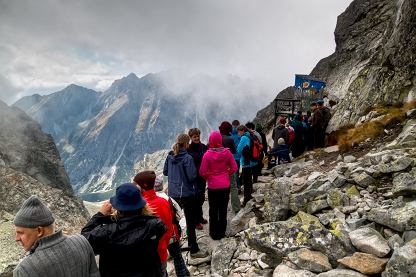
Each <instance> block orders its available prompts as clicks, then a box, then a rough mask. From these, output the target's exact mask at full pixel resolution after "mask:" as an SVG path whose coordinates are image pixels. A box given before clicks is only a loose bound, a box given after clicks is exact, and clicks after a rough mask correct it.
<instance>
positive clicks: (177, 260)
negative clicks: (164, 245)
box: [168, 241, 191, 277]
mask: <svg viewBox="0 0 416 277" xmlns="http://www.w3.org/2000/svg"><path fill="white" fill-rule="evenodd" d="M168 251H169V255H170V256H171V257H172V259H173V264H174V266H175V273H176V276H177V277H187V276H191V274H190V273H189V271H188V268H186V264H185V261H184V260H183V257H182V254H181V246H180V245H179V241H175V242H172V243H171V244H169V245H168Z"/></svg>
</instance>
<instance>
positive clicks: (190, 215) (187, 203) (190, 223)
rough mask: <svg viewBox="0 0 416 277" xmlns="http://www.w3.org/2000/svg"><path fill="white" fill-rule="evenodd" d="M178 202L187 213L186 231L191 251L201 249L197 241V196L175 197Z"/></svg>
mask: <svg viewBox="0 0 416 277" xmlns="http://www.w3.org/2000/svg"><path fill="white" fill-rule="evenodd" d="M174 199H175V201H176V202H178V204H179V205H180V206H181V208H182V209H183V212H184V214H185V220H186V232H187V234H188V245H189V248H190V251H191V253H196V252H198V251H199V247H198V243H197V242H196V231H195V226H196V225H197V224H198V223H197V222H196V221H197V220H196V211H197V209H196V202H197V201H196V196H189V197H182V198H174Z"/></svg>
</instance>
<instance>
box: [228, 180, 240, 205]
mask: <svg viewBox="0 0 416 277" xmlns="http://www.w3.org/2000/svg"><path fill="white" fill-rule="evenodd" d="M236 179H237V178H236V176H235V174H232V175H230V196H231V207H232V209H233V212H234V213H238V211H240V209H241V203H240V198H239V197H238V187H237V182H236Z"/></svg>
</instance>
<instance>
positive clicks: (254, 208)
mask: <svg viewBox="0 0 416 277" xmlns="http://www.w3.org/2000/svg"><path fill="white" fill-rule="evenodd" d="M409 121H411V119H410V120H409ZM403 126H410V125H409V124H408V122H404V123H403ZM413 131H414V130H409V128H408V127H406V128H403V130H402V133H400V134H399V135H398V136H397V137H398V138H402V137H404V134H405V133H409V132H413ZM390 139H391V140H395V141H398V139H394V138H393V137H391V138H390ZM337 151H338V150H337V149H331V151H329V149H328V151H327V150H326V149H324V150H323V151H320V150H318V151H312V152H308V153H307V155H304V158H302V159H298V160H294V161H293V162H292V163H290V164H283V165H277V166H276V167H275V168H274V169H273V170H263V173H264V175H267V176H260V177H259V183H256V184H254V185H253V187H254V193H253V199H252V200H250V201H249V202H248V203H247V204H246V206H245V207H244V208H243V209H242V210H240V212H239V213H237V214H236V215H234V217H232V218H230V222H229V225H228V231H227V234H228V235H229V236H230V237H229V238H226V239H223V240H221V242H219V243H216V244H214V246H213V248H212V249H213V251H212V253H213V255H212V257H213V258H212V260H211V268H210V267H207V266H206V263H207V262H205V265H204V266H202V267H201V269H199V267H198V269H195V270H194V272H198V274H197V275H198V276H204V275H209V274H212V276H233V277H234V276H235V277H242V276H279V277H281V276H283V277H284V276H327V277H328V276H329V277H331V276H334V277H338V276H351V277H363V276H380V275H381V276H412V274H413V275H414V272H415V265H416V263H415V259H414V252H415V245H416V242H415V238H416V222H415V218H416V195H415V193H414V191H413V189H412V185H413V183H412V180H414V177H413V176H414V174H415V172H416V147H412V146H410V145H409V144H400V143H397V144H395V147H393V148H392V147H391V143H388V141H386V142H379V143H373V144H371V147H368V148H366V149H365V150H363V151H358V152H354V153H353V154H352V153H345V154H344V155H341V154H337V153H336V152H337ZM327 156H328V157H327ZM337 156H338V157H337ZM334 157H335V159H334ZM322 159H324V161H325V163H324V164H323V166H322V165H321V164H322V163H320V162H321V160H322ZM327 161H329V162H328V165H326V162H327ZM273 177H274V178H273ZM399 192H400V193H399ZM207 245H209V243H208V244H207ZM234 249H235V251H234ZM214 257H215V258H214Z"/></svg>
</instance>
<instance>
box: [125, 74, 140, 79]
mask: <svg viewBox="0 0 416 277" xmlns="http://www.w3.org/2000/svg"><path fill="white" fill-rule="evenodd" d="M123 79H132V80H138V79H139V77H137V75H136V74H134V73H133V72H132V73H130V74H129V75H127V76H126V77H124V78H123Z"/></svg>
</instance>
